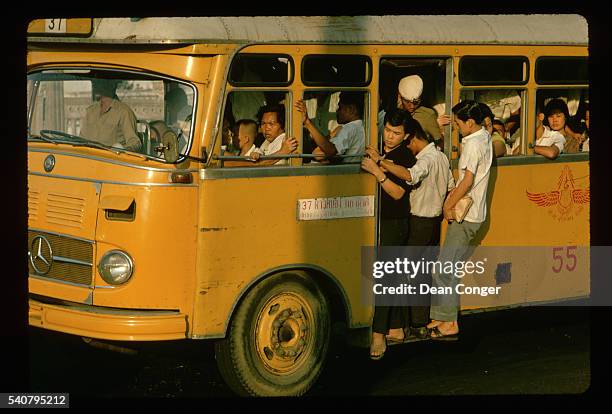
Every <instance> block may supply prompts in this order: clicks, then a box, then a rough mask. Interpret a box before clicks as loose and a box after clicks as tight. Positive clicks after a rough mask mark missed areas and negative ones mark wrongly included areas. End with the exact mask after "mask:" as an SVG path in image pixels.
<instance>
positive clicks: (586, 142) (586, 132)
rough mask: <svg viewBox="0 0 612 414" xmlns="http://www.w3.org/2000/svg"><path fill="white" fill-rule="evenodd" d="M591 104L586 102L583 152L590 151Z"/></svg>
mask: <svg viewBox="0 0 612 414" xmlns="http://www.w3.org/2000/svg"><path fill="white" fill-rule="evenodd" d="M589 117H590V114H589V104H588V103H587V104H586V110H585V112H584V126H585V129H584V133H583V134H582V135H583V139H584V140H583V141H582V148H581V149H580V151H582V152H589V139H590V138H589Z"/></svg>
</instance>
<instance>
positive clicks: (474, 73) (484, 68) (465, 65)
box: [459, 56, 529, 86]
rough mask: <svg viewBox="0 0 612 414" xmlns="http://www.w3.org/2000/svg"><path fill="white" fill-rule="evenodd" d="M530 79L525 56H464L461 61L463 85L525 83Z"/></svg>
mask: <svg viewBox="0 0 612 414" xmlns="http://www.w3.org/2000/svg"><path fill="white" fill-rule="evenodd" d="M528 80H529V60H528V59H527V58H526V57H524V56H464V57H462V58H461V60H460V61H459V81H460V82H461V84H462V85H466V86H468V85H524V84H526V83H527V81H528Z"/></svg>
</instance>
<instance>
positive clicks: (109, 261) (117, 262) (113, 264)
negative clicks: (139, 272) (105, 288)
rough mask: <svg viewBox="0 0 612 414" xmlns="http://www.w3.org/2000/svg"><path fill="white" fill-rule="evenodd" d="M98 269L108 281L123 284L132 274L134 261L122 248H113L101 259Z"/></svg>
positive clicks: (112, 283) (113, 283)
mask: <svg viewBox="0 0 612 414" xmlns="http://www.w3.org/2000/svg"><path fill="white" fill-rule="evenodd" d="M98 271H99V272H100V276H102V279H104V281H105V282H106V283H110V284H111V285H121V284H123V283H125V282H127V281H128V280H129V279H130V277H131V276H132V272H133V271H134V262H133V261H132V258H131V257H130V256H129V255H128V254H127V253H125V252H122V251H121V250H111V251H109V252H106V253H105V254H104V256H102V259H100V263H98Z"/></svg>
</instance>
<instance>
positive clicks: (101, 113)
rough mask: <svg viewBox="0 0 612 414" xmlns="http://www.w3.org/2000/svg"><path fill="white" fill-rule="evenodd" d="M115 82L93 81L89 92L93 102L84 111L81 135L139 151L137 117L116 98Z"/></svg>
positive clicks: (106, 143) (106, 80) (103, 142)
mask: <svg viewBox="0 0 612 414" xmlns="http://www.w3.org/2000/svg"><path fill="white" fill-rule="evenodd" d="M116 88H117V81H113V80H108V79H94V80H92V82H91V89H92V93H93V97H94V101H95V103H94V104H92V105H90V106H89V107H88V108H87V110H86V112H85V119H84V121H83V127H82V129H81V135H82V136H83V137H85V138H88V139H91V140H93V141H97V142H100V143H102V144H105V145H109V146H113V147H119V148H126V149H129V150H131V151H139V150H140V148H141V147H142V144H141V142H140V138H138V134H137V133H136V115H134V112H133V111H132V110H131V109H130V107H129V106H127V105H126V104H124V103H123V102H120V101H119V100H118V99H117V95H115V89H116Z"/></svg>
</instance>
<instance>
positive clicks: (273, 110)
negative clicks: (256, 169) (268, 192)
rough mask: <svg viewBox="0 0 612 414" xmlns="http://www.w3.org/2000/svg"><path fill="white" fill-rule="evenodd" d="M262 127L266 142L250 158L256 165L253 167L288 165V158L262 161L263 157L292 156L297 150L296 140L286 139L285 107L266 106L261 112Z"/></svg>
mask: <svg viewBox="0 0 612 414" xmlns="http://www.w3.org/2000/svg"><path fill="white" fill-rule="evenodd" d="M261 113H262V116H261V127H262V131H263V134H264V137H265V139H266V140H265V141H264V142H263V144H261V147H259V148H258V149H256V150H254V151H253V152H252V153H251V154H250V157H251V159H253V160H254V161H256V162H255V163H251V165H257V166H267V165H288V164H289V160H288V159H287V158H281V159H267V160H260V159H259V158H260V157H261V156H262V155H284V154H290V153H292V152H293V151H294V150H295V149H296V148H297V141H296V139H295V138H286V137H285V106H284V105H266V106H265V107H264V108H263V109H262V110H261Z"/></svg>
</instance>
